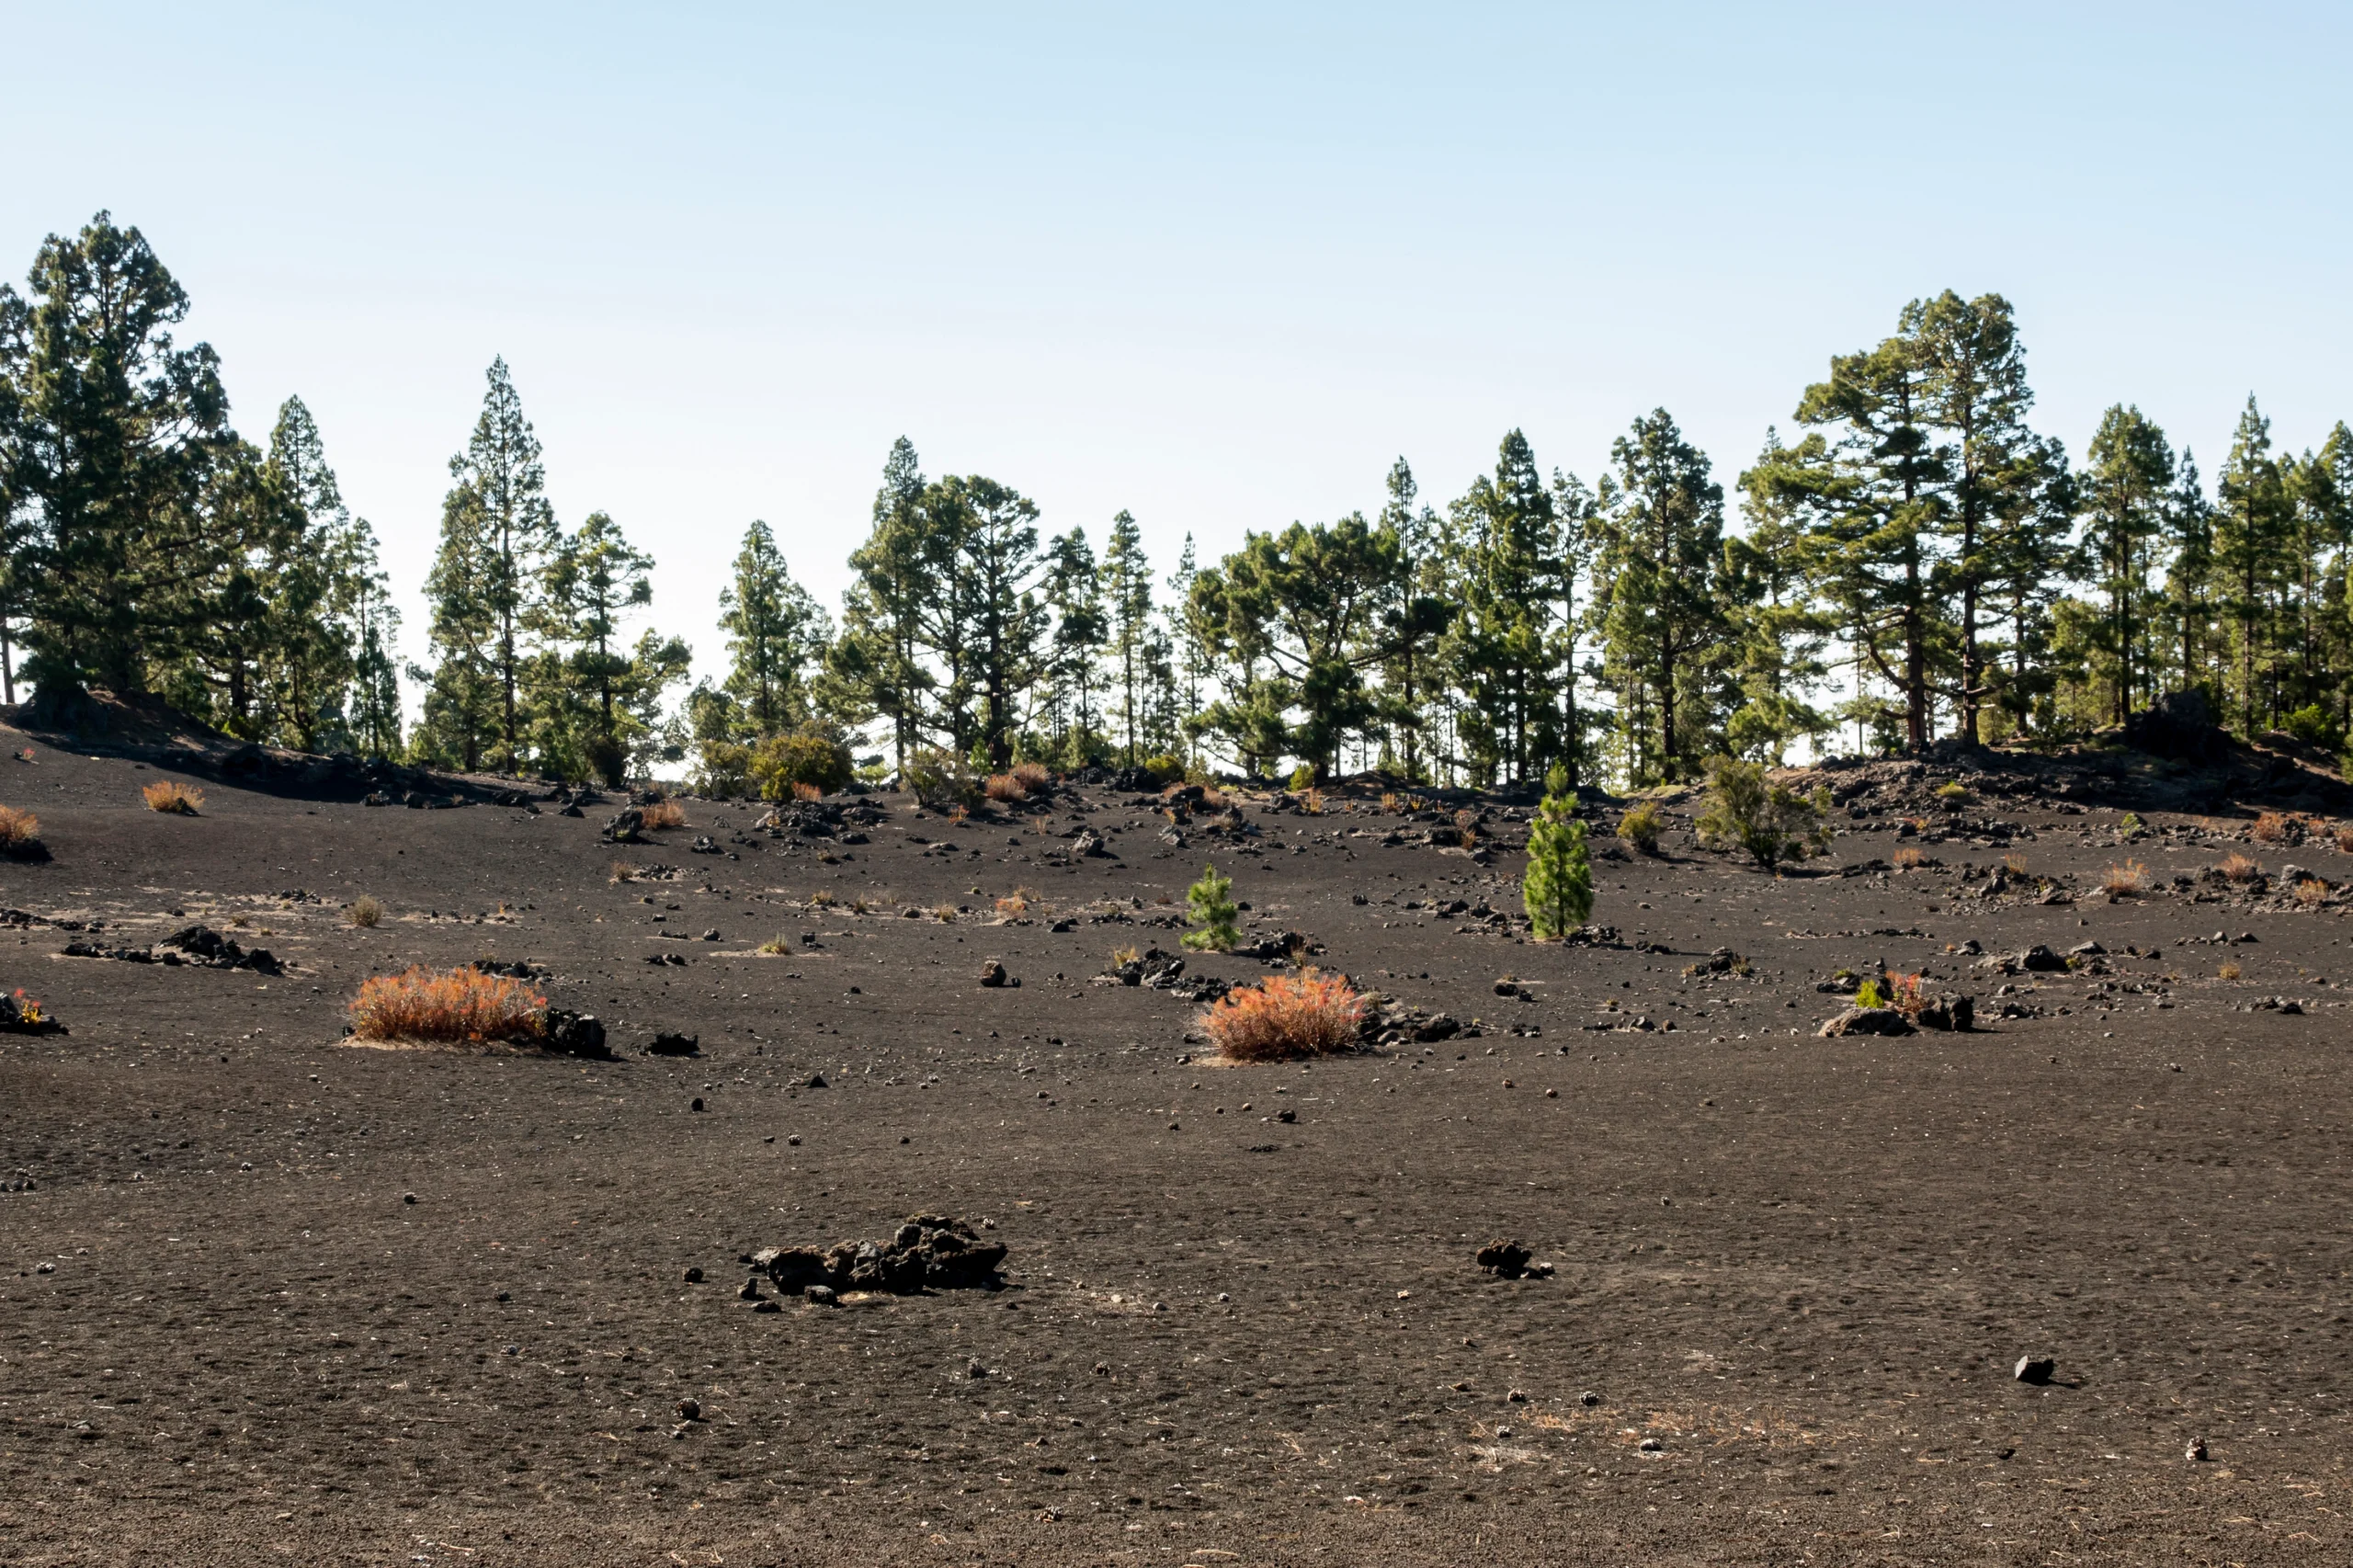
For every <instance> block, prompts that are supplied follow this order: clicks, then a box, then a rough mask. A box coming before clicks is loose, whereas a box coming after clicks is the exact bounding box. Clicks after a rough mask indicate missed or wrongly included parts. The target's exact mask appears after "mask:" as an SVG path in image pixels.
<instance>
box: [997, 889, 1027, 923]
mask: <svg viewBox="0 0 2353 1568" xmlns="http://www.w3.org/2000/svg"><path fill="white" fill-rule="evenodd" d="M996 912H997V914H998V915H1002V916H1004V917H1005V918H1006V919H1008V920H1010V919H1011V918H1013V916H1015V915H1027V914H1029V893H1028V892H1027V891H1026V890H1023V889H1020V888H1016V889H1015V890H1014V891H1013V892H1009V893H1006V895H1005V896H1004V897H1003V898H1001V899H998V900H997V901H996Z"/></svg>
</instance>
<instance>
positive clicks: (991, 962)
mask: <svg viewBox="0 0 2353 1568" xmlns="http://www.w3.org/2000/svg"><path fill="white" fill-rule="evenodd" d="M981 983H982V984H983V986H985V987H987V988H988V989H990V990H992V991H994V990H997V989H999V988H1001V987H1004V986H1006V985H1017V984H1019V982H1018V981H1016V980H1012V979H1009V978H1008V977H1007V976H1006V972H1005V965H1004V964H1002V963H1000V962H999V961H997V960H995V959H983V960H981Z"/></svg>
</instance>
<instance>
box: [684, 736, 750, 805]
mask: <svg viewBox="0 0 2353 1568" xmlns="http://www.w3.org/2000/svg"><path fill="white" fill-rule="evenodd" d="M695 753H696V756H697V757H698V758H699V760H700V762H701V764H702V766H701V767H699V768H698V769H696V772H695V779H694V785H695V793H696V794H698V795H703V796H707V797H709V798H710V799H711V800H714V801H731V800H733V799H734V798H735V797H736V796H738V795H748V794H750V793H751V792H752V748H751V747H750V746H747V745H745V744H742V743H740V742H737V741H704V742H701V743H700V744H698V745H697V746H696V747H695Z"/></svg>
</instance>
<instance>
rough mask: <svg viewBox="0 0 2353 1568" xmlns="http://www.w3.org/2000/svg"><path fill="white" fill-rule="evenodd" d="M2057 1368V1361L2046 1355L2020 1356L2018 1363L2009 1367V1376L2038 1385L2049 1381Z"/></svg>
mask: <svg viewBox="0 0 2353 1568" xmlns="http://www.w3.org/2000/svg"><path fill="white" fill-rule="evenodd" d="M2058 1370H2059V1363H2058V1362H2057V1361H2055V1360H2053V1359H2052V1358H2050V1357H2048V1356H2042V1357H2036V1356H2021V1357H2019V1358H2018V1365H2017V1366H2015V1367H2013V1368H2011V1369H2010V1376H2012V1377H2014V1378H2016V1379H2017V1380H2018V1381H2020V1382H2022V1383H2033V1384H2035V1385H2037V1386H2038V1387H2040V1385H2041V1384H2044V1383H2047V1382H2049V1381H2051V1379H2052V1375H2053V1374H2055V1373H2056V1372H2057V1371H2058Z"/></svg>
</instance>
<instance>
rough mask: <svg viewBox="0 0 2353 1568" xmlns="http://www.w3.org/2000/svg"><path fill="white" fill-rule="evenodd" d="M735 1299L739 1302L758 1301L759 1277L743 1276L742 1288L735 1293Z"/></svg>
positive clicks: (754, 1275)
mask: <svg viewBox="0 0 2353 1568" xmlns="http://www.w3.org/2000/svg"><path fill="white" fill-rule="evenodd" d="M735 1299H736V1300H737V1301H758V1300H759V1299H760V1277H759V1276H758V1275H756V1274H747V1275H745V1277H744V1284H743V1288H742V1289H740V1290H737V1291H736V1292H735Z"/></svg>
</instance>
